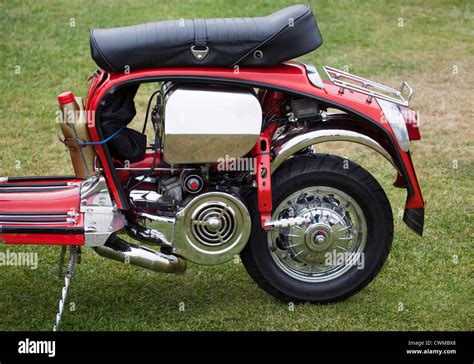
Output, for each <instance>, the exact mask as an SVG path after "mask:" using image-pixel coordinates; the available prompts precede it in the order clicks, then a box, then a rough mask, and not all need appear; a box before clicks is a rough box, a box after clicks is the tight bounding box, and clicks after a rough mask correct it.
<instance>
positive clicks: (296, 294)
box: [241, 154, 393, 303]
mask: <svg viewBox="0 0 474 364" xmlns="http://www.w3.org/2000/svg"><path fill="white" fill-rule="evenodd" d="M347 162H348V161H347V160H344V159H342V158H340V157H338V156H335V155H322V154H315V155H300V156H296V157H293V158H291V159H289V160H288V161H286V162H285V163H284V164H283V165H282V166H281V167H280V168H279V169H278V170H277V171H276V172H275V174H274V175H273V176H272V193H273V207H274V208H276V207H277V206H278V205H279V204H280V203H281V202H282V201H283V199H285V198H287V197H288V196H289V195H290V194H292V193H294V192H296V191H299V190H300V189H302V188H306V187H311V186H328V187H333V188H337V189H339V190H340V191H343V192H345V193H346V194H347V195H349V196H350V197H352V198H353V199H354V200H355V201H356V202H357V203H358V204H359V206H360V208H361V209H362V211H363V213H364V215H365V219H366V221H367V240H366V245H365V247H364V250H363V253H364V256H365V267H364V268H363V269H360V267H352V268H350V269H349V270H347V271H346V272H345V273H344V274H343V275H341V276H340V277H337V278H334V279H332V280H330V281H327V282H305V281H301V280H298V279H295V278H294V277H291V276H290V275H288V274H287V273H285V272H284V271H283V270H282V269H281V268H280V267H279V266H278V265H277V264H276V263H275V261H274V259H273V258H272V256H271V254H270V249H269V247H268V244H267V236H266V232H265V231H264V230H263V229H262V228H261V226H260V216H259V213H258V208H257V206H256V201H257V199H256V198H255V196H253V198H248V199H247V202H248V205H249V209H250V212H251V214H252V216H253V221H252V235H251V238H250V240H249V242H248V244H247V246H246V247H245V249H244V250H243V251H242V253H241V259H242V262H243V264H244V266H245V268H246V270H247V272H248V273H249V274H250V276H251V277H252V278H253V280H254V281H255V282H256V283H257V284H258V285H259V286H260V287H261V288H263V289H264V290H265V291H266V292H268V293H269V294H271V295H273V296H275V297H277V298H279V299H281V300H284V301H287V302H295V303H296V302H313V303H330V302H336V301H342V300H345V299H347V298H348V297H350V296H352V295H354V294H355V293H357V292H359V291H360V290H361V289H362V288H364V287H365V286H366V285H368V284H369V283H370V282H371V281H372V280H373V279H374V277H375V276H376V275H377V274H378V272H379V271H380V269H381V268H382V266H383V264H384V262H385V260H386V258H387V256H388V253H389V251H390V248H391V245H392V239H393V216H392V210H391V207H390V203H389V201H388V199H387V196H386V195H385V192H384V190H383V189H382V187H381V186H380V184H379V183H378V182H377V181H376V179H375V178H374V177H373V176H372V175H371V174H370V173H369V172H367V171H366V170H365V169H363V168H362V167H361V166H359V165H357V164H356V163H354V162H349V165H348V166H347Z"/></svg>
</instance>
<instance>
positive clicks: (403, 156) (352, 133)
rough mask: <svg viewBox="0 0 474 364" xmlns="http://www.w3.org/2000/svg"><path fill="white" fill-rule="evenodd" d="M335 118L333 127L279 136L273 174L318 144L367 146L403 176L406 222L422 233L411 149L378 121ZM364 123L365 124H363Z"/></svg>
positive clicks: (298, 131) (421, 209) (338, 116)
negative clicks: (406, 149)
mask: <svg viewBox="0 0 474 364" xmlns="http://www.w3.org/2000/svg"><path fill="white" fill-rule="evenodd" d="M333 119H334V120H331V122H330V125H331V128H330V129H329V128H327V129H326V128H308V129H303V130H296V131H294V132H292V133H288V134H287V135H282V136H280V137H278V138H277V140H275V141H274V144H273V146H272V147H273V160H272V164H271V166H272V168H271V173H274V172H275V171H276V170H277V169H278V168H279V166H280V165H281V164H282V163H283V162H284V161H285V160H287V159H288V158H290V157H292V156H293V155H294V154H296V153H297V152H300V151H302V150H304V149H305V148H308V147H310V146H312V145H315V144H320V143H325V142H331V141H343V142H352V143H356V144H361V145H364V146H365V147H368V148H370V149H372V150H375V151H376V152H377V153H378V154H379V155H381V156H383V157H384V158H385V159H386V160H387V161H389V162H390V164H391V165H392V166H393V167H394V169H395V170H396V172H397V180H400V179H401V180H402V181H403V182H404V183H403V186H404V188H406V189H407V201H406V204H405V214H404V218H403V221H404V222H405V223H406V224H407V226H408V227H409V228H410V229H411V230H413V231H414V232H415V233H416V234H418V235H420V236H421V235H422V233H423V223H424V202H423V197H422V194H421V189H420V186H419V184H418V180H417V177H416V173H415V170H414V167H413V163H412V160H411V156H410V154H409V152H408V153H404V152H403V153H401V152H400V151H399V150H398V148H397V147H396V145H395V143H394V141H393V139H392V138H390V135H389V133H388V132H385V133H384V132H383V130H382V129H383V127H382V126H380V128H377V127H374V123H372V124H368V123H364V121H363V120H361V118H360V117H355V118H354V117H351V115H347V114H345V115H335V116H334V117H333ZM361 123H362V124H361ZM326 125H327V124H326ZM362 125H364V126H363V127H361V126H362ZM399 187H400V185H399Z"/></svg>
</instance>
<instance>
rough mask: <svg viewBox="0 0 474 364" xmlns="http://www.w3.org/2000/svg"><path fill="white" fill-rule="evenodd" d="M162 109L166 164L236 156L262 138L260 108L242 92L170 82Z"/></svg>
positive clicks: (252, 94) (243, 153) (254, 100)
mask: <svg viewBox="0 0 474 364" xmlns="http://www.w3.org/2000/svg"><path fill="white" fill-rule="evenodd" d="M163 107H164V113H163V114H164V118H163V122H164V126H163V129H164V133H163V141H162V142H163V157H164V159H165V161H166V162H167V163H170V164H183V163H216V162H218V161H219V159H220V158H225V157H226V156H228V157H230V158H239V157H242V156H244V155H245V154H247V153H248V152H249V151H250V150H251V149H252V147H253V146H254V145H255V143H256V142H257V140H258V137H259V136H260V130H261V127H262V108H261V106H260V103H259V101H258V99H257V97H256V96H255V94H254V93H253V92H252V91H251V90H249V89H246V88H242V87H234V86H228V87H224V86H210V85H189V84H172V85H171V86H169V87H167V89H166V91H165V97H164V103H163Z"/></svg>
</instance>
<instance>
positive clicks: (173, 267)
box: [94, 237, 187, 273]
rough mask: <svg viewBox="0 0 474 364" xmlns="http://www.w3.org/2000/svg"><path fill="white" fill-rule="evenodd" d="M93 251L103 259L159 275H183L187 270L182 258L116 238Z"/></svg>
mask: <svg viewBox="0 0 474 364" xmlns="http://www.w3.org/2000/svg"><path fill="white" fill-rule="evenodd" d="M94 250H95V251H96V253H97V254H99V255H100V256H102V257H104V258H109V259H113V260H116V261H118V262H122V263H125V264H132V265H136V266H138V267H141V268H145V269H149V270H152V271H155V272H160V273H183V272H184V271H186V268H187V263H186V260H185V259H183V258H180V257H178V256H176V255H167V254H163V253H160V252H158V251H156V250H152V249H148V248H146V247H142V246H138V245H135V244H131V243H129V242H127V241H125V240H122V239H120V238H118V237H115V238H112V239H109V241H108V242H107V243H106V244H105V245H104V246H99V247H96V248H94Z"/></svg>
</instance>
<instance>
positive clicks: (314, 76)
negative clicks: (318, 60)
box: [304, 64, 324, 90]
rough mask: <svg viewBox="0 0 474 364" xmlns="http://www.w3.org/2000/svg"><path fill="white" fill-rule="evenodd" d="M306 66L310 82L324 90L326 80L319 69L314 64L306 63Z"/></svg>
mask: <svg viewBox="0 0 474 364" xmlns="http://www.w3.org/2000/svg"><path fill="white" fill-rule="evenodd" d="M304 67H305V68H306V76H308V80H309V82H311V83H312V84H313V85H314V86H316V87H318V88H320V89H321V90H324V82H323V79H322V78H321V75H320V74H319V72H318V69H317V68H316V67H315V66H313V65H312V64H304Z"/></svg>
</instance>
